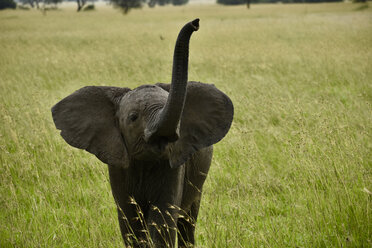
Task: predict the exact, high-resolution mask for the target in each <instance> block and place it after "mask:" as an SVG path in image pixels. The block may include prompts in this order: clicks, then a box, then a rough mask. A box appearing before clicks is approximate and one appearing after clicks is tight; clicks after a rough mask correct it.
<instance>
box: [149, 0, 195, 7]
mask: <svg viewBox="0 0 372 248" xmlns="http://www.w3.org/2000/svg"><path fill="white" fill-rule="evenodd" d="M188 2H189V0H149V1H148V3H147V4H148V5H149V7H151V8H152V7H155V5H160V6H164V5H167V4H173V5H184V4H187V3H188Z"/></svg>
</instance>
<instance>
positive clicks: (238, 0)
mask: <svg viewBox="0 0 372 248" xmlns="http://www.w3.org/2000/svg"><path fill="white" fill-rule="evenodd" d="M342 1H343V0H217V3H219V4H223V5H239V4H247V6H248V7H249V4H250V3H323V2H342Z"/></svg>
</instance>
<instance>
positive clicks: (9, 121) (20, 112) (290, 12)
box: [0, 3, 372, 248]
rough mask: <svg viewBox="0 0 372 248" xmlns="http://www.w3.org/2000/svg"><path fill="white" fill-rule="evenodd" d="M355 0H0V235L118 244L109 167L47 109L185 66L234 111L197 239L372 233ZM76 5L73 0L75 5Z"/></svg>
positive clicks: (367, 90) (362, 37) (367, 96)
mask: <svg viewBox="0 0 372 248" xmlns="http://www.w3.org/2000/svg"><path fill="white" fill-rule="evenodd" d="M363 6H365V5H355V4H345V3H338V4H314V5H300V4H298V5H253V6H252V8H251V9H250V10H247V9H246V8H245V7H244V6H238V7H221V6H215V5H201V6H198V5H189V6H186V7H177V8H176V7H164V8H159V7H157V8H155V9H148V8H144V9H142V10H133V11H131V13H130V14H129V15H126V16H124V15H122V14H121V13H120V12H119V11H117V10H113V9H111V8H110V7H101V8H98V10H97V11H92V12H89V13H76V12H75V10H74V9H73V8H63V9H61V10H58V11H49V12H47V14H46V15H45V16H44V15H42V14H41V12H38V11H21V10H17V11H10V10H7V11H1V12H0V96H1V97H0V247H2V248H7V247H119V246H121V245H122V241H121V236H120V233H119V228H118V223H117V216H116V209H115V204H114V201H113V198H112V196H111V192H110V186H109V182H108V172H107V168H106V166H105V165H104V164H103V163H101V162H99V160H98V159H96V158H95V157H94V156H92V155H90V154H88V153H86V152H84V151H80V150H77V149H74V148H72V147H70V146H68V145H67V144H66V143H65V142H64V140H63V139H62V138H61V137H60V135H59V132H58V131H57V130H56V129H55V127H54V124H53V121H52V118H51V113H50V108H51V106H52V105H54V104H55V103H56V102H57V101H59V100H60V99H61V98H63V97H65V96H66V95H68V94H70V93H72V92H73V91H75V90H77V89H79V88H80V87H83V86H86V85H114V86H126V87H131V88H133V87H136V86H138V85H140V84H143V83H155V82H169V81H170V77H171V66H172V55H173V47H174V42H175V39H176V35H177V33H178V31H179V29H180V28H181V26H182V25H183V24H184V23H186V22H187V21H189V20H192V19H193V18H195V17H199V18H200V19H201V22H200V24H201V28H200V30H199V31H198V32H197V33H195V34H194V36H193V38H192V41H191V52H190V67H189V71H190V72H189V79H190V80H197V81H202V82H206V83H214V84H216V86H217V87H218V88H220V89H222V90H223V91H224V92H226V93H227V94H228V95H229V96H230V97H231V99H232V100H233V102H234V105H235V118H234V122H233V125H232V128H231V130H230V132H229V134H228V135H227V136H226V137H225V139H224V140H223V141H222V142H220V143H219V144H217V145H216V146H215V154H214V161H213V165H212V169H211V171H210V173H209V176H208V179H207V182H206V185H205V188H204V196H203V199H202V205H201V210H200V215H199V221H198V225H197V230H196V233H197V244H198V247H206V248H207V247H371V246H372V238H371V237H372V193H371V191H372V137H371V136H372V133H371V131H372V107H371V104H372V11H371V9H372V8H371V7H369V8H368V7H366V6H365V7H363ZM74 8H75V6H74Z"/></svg>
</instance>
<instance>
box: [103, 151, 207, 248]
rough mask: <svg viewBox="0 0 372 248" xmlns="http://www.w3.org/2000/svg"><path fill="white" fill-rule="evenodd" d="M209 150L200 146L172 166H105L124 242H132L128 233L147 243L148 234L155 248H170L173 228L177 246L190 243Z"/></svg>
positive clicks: (149, 164)
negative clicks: (108, 173) (184, 160)
mask: <svg viewBox="0 0 372 248" xmlns="http://www.w3.org/2000/svg"><path fill="white" fill-rule="evenodd" d="M212 151H213V149H212V147H208V148H204V149H202V150H200V151H198V152H196V153H195V154H194V155H193V156H192V158H191V159H189V160H188V161H187V162H186V163H185V164H184V165H182V166H180V167H178V168H175V169H171V168H170V167H169V164H168V161H157V162H143V161H137V162H134V164H135V167H132V168H131V169H129V170H126V169H123V168H117V167H111V166H110V167H109V172H110V182H111V188H112V193H113V195H114V198H115V200H116V202H117V204H118V206H120V208H119V209H118V219H119V223H120V229H121V232H122V235H123V239H124V240H126V242H127V244H128V245H133V243H135V242H133V239H132V236H131V235H132V234H135V235H136V238H137V239H138V240H144V241H145V243H147V244H149V240H148V234H149V236H150V237H151V239H152V240H151V241H150V242H153V244H155V245H154V246H155V247H167V246H168V245H169V246H168V247H173V246H174V241H175V236H176V234H177V232H176V230H178V244H179V246H180V247H187V246H189V245H191V244H194V242H195V240H194V231H195V224H196V219H197V215H198V211H199V206H200V198H201V192H202V191H201V190H202V185H203V183H204V181H205V179H206V176H207V173H208V170H209V166H210V162H211V159H212ZM139 209H140V211H141V214H139V213H138V210H139ZM139 216H140V217H141V218H142V219H139V218H137V217H139ZM128 224H129V225H128ZM145 225H146V227H145ZM164 227H165V228H164ZM145 229H147V230H148V234H147V233H145V232H143V230H145ZM150 246H151V245H150ZM144 247H147V246H146V245H144Z"/></svg>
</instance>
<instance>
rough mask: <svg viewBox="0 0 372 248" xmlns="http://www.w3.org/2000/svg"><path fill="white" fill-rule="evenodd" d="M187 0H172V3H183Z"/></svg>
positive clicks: (187, 0)
mask: <svg viewBox="0 0 372 248" xmlns="http://www.w3.org/2000/svg"><path fill="white" fill-rule="evenodd" d="M188 2H189V0H172V4H173V5H184V4H187V3H188Z"/></svg>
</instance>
